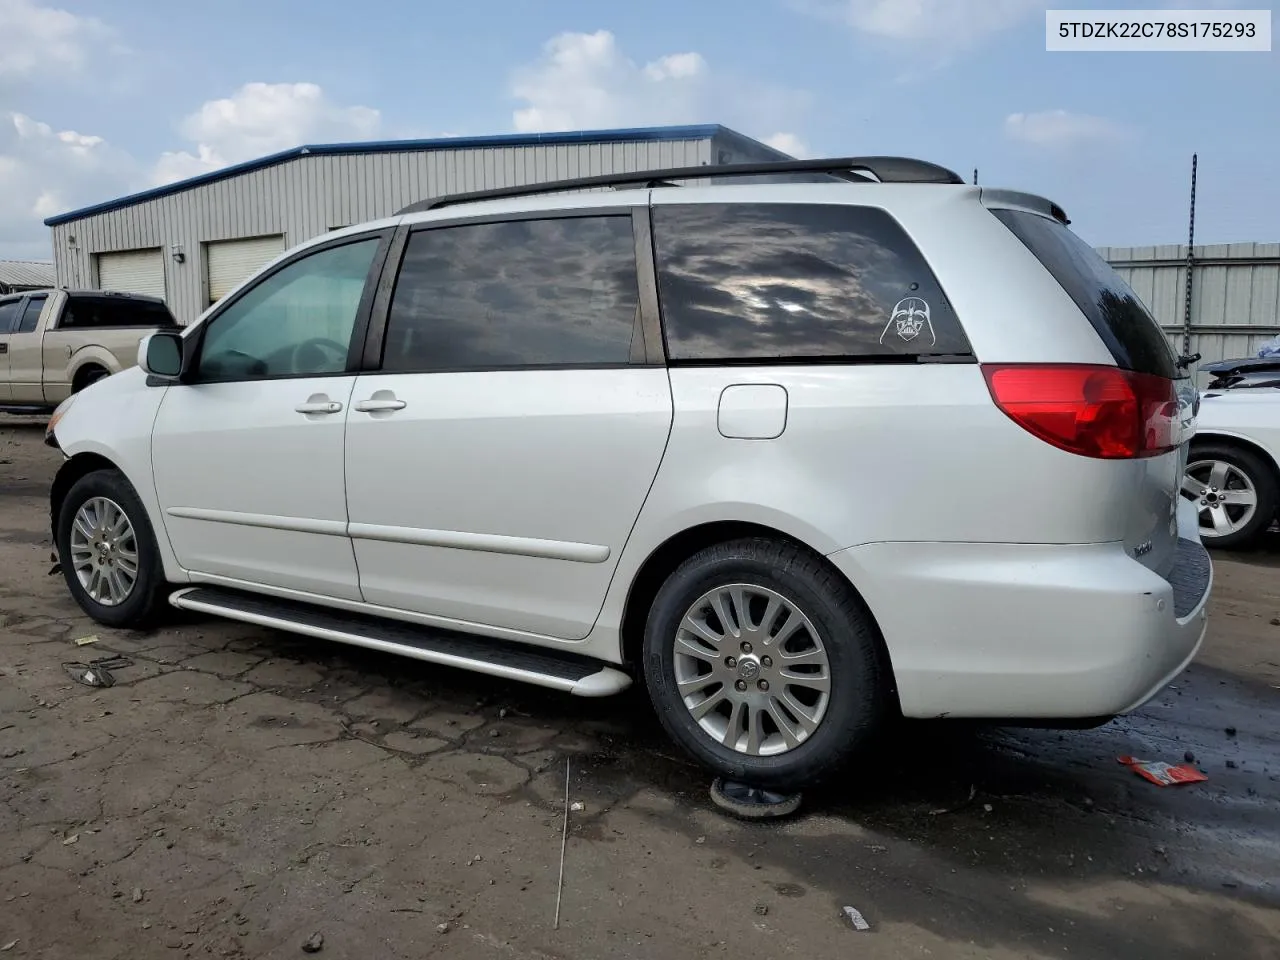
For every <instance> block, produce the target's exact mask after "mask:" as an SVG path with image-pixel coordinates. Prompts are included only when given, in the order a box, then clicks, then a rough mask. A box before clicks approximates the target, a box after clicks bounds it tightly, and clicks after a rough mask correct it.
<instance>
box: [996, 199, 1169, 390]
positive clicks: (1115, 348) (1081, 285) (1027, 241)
mask: <svg viewBox="0 0 1280 960" xmlns="http://www.w3.org/2000/svg"><path fill="white" fill-rule="evenodd" d="M991 212H992V213H993V214H995V216H996V218H997V219H999V220H1000V222H1001V223H1003V224H1004V225H1005V226H1006V227H1008V228H1009V230H1010V231H1012V233H1013V235H1014V236H1015V237H1017V238H1018V239H1019V240H1021V241H1022V243H1023V245H1024V246H1025V247H1026V248H1027V249H1028V250H1030V251H1031V252H1032V253H1033V254H1035V257H1036V259H1037V260H1039V261H1040V263H1041V264H1043V266H1044V268H1045V269H1046V270H1048V271H1049V273H1050V274H1052V275H1053V278H1054V279H1055V280H1057V281H1058V284H1059V285H1060V286H1061V287H1062V289H1063V290H1065V291H1066V292H1067V294H1068V296H1070V297H1071V299H1072V300H1074V301H1075V304H1076V306H1077V307H1079V308H1080V311H1081V312H1082V313H1083V314H1084V315H1085V316H1086V317H1088V319H1089V323H1090V324H1092V325H1093V329H1094V330H1096V331H1097V332H1098V336H1099V337H1101V338H1102V342H1103V343H1105V344H1106V345H1107V349H1108V350H1110V351H1111V356H1112V357H1114V358H1115V361H1116V365H1117V366H1119V367H1122V368H1124V369H1126V370H1132V371H1134V372H1135V373H1150V374H1154V375H1156V376H1159V377H1166V378H1168V379H1170V380H1173V379H1177V378H1178V377H1179V372H1178V365H1177V359H1176V357H1175V356H1174V353H1173V348H1172V347H1171V346H1170V345H1169V340H1168V338H1167V337H1166V336H1165V335H1164V331H1163V330H1161V329H1160V324H1159V323H1157V322H1156V319H1155V317H1153V316H1152V315H1151V312H1150V311H1149V310H1148V309H1147V308H1146V306H1145V305H1144V304H1143V302H1142V301H1141V300H1140V299H1138V295H1137V294H1136V293H1134V292H1133V289H1132V288H1131V287H1130V286H1129V285H1128V284H1127V283H1125V282H1124V280H1122V279H1121V278H1120V275H1119V274H1118V273H1116V272H1115V270H1113V269H1112V268H1111V265H1110V264H1109V263H1107V261H1106V260H1104V259H1102V257H1101V256H1100V255H1099V254H1098V252H1097V251H1096V250H1094V249H1093V247H1091V246H1089V245H1088V244H1087V243H1085V242H1084V241H1083V240H1081V239H1080V238H1079V237H1078V236H1076V235H1075V234H1074V233H1072V232H1071V231H1070V230H1068V229H1067V227H1066V225H1065V224H1062V223H1059V222H1058V221H1057V220H1051V219H1050V218H1049V217H1044V216H1041V215H1040V214H1037V213H1031V212H1029V211H1026V210H992V211H991Z"/></svg>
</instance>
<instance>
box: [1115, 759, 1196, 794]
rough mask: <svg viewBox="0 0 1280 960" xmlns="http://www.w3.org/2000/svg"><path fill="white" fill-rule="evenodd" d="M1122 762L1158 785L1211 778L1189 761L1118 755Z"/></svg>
mask: <svg viewBox="0 0 1280 960" xmlns="http://www.w3.org/2000/svg"><path fill="white" fill-rule="evenodd" d="M1116 759H1117V760H1119V761H1120V762H1121V763H1123V764H1124V765H1125V766H1126V767H1128V768H1129V769H1130V770H1132V771H1133V772H1134V773H1136V774H1137V775H1138V776H1140V777H1145V778H1146V779H1148V780H1150V781H1151V782H1152V783H1154V784H1155V785H1156V786H1157V787H1169V786H1176V785H1178V784H1182V783H1200V782H1201V781H1203V780H1208V779H1209V778H1208V777H1207V776H1205V775H1204V774H1203V773H1201V772H1200V771H1199V770H1197V769H1196V768H1195V767H1193V766H1191V764H1189V763H1179V764H1170V763H1165V762H1164V761H1162V760H1139V759H1138V758H1137V757H1117V758H1116Z"/></svg>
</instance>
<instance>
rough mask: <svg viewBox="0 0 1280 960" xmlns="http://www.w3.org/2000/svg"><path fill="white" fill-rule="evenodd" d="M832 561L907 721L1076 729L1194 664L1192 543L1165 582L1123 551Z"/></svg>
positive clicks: (1199, 603) (972, 552)
mask: <svg viewBox="0 0 1280 960" xmlns="http://www.w3.org/2000/svg"><path fill="white" fill-rule="evenodd" d="M830 559H831V560H832V561H833V562H834V563H835V564H836V565H837V566H838V567H839V568H840V569H841V570H842V571H843V572H844V573H845V574H846V576H848V577H849V579H850V581H851V582H852V583H854V584H855V585H856V586H857V587H858V588H859V590H860V591H861V592H862V594H863V597H864V599H865V600H866V601H867V604H868V605H869V606H870V608H871V611H872V613H873V614H874V615H875V617H876V619H877V621H878V623H879V625H880V629H881V631H882V632H883V634H884V638H885V643H886V645H887V647H888V650H889V656H890V659H891V661H892V663H893V669H894V675H895V678H896V680H897V685H898V697H899V701H900V703H901V706H902V711H903V713H904V714H905V715H906V716H909V717H968V718H982V719H1010V720H1014V719H1017V720H1076V719H1084V718H1091V717H1106V716H1115V715H1118V714H1123V713H1127V712H1129V711H1131V710H1134V709H1136V708H1138V707H1140V706H1141V705H1142V704H1143V703H1145V702H1146V701H1147V700H1149V699H1150V698H1151V697H1153V696H1155V695H1156V694H1157V693H1159V692H1160V690H1162V689H1163V688H1164V687H1165V686H1166V685H1167V684H1168V683H1169V682H1170V681H1171V680H1173V679H1174V678H1175V677H1176V676H1177V675H1178V674H1179V673H1181V672H1182V671H1183V670H1184V669H1185V668H1186V667H1187V665H1188V664H1189V663H1190V662H1191V661H1192V660H1193V659H1194V658H1195V655H1196V653H1197V651H1198V650H1199V648H1200V644H1201V642H1202V641H1203V639H1204V633H1205V628H1206V625H1207V617H1206V610H1205V608H1206V605H1207V603H1208V599H1209V594H1210V588H1211V584H1212V579H1213V568H1212V564H1211V562H1210V560H1209V555H1208V553H1207V552H1206V551H1205V549H1204V547H1203V546H1202V545H1201V544H1200V543H1199V541H1198V540H1182V541H1180V543H1179V550H1178V556H1177V562H1176V566H1175V569H1174V571H1173V573H1171V574H1170V577H1169V579H1167V580H1166V579H1164V578H1162V577H1160V576H1158V575H1157V574H1155V573H1153V572H1152V571H1150V570H1148V569H1147V568H1146V567H1144V566H1143V565H1142V564H1141V563H1139V562H1137V561H1136V560H1134V559H1132V558H1131V557H1130V556H1129V555H1128V554H1127V553H1126V552H1125V551H1124V548H1123V546H1122V545H1121V544H1119V543H1103V544H1063V545H1050V544H1045V545H1038V544H980V543H875V544H866V545H864V546H860V547H853V548H850V549H848V550H842V551H839V552H837V553H835V554H832V555H831V557H830Z"/></svg>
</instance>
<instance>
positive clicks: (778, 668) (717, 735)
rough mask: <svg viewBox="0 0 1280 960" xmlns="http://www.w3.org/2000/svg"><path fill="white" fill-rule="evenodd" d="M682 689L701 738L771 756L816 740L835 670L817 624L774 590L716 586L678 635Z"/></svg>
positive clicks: (676, 649) (677, 663) (689, 614)
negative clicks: (814, 736) (812, 738)
mask: <svg viewBox="0 0 1280 960" xmlns="http://www.w3.org/2000/svg"><path fill="white" fill-rule="evenodd" d="M674 654H675V656H674V658H673V664H674V668H675V679H676V687H677V689H678V691H679V692H680V695H681V697H682V699H683V701H684V705H685V707H686V709H688V711H689V713H690V715H691V716H692V717H693V719H694V720H695V721H696V722H697V724H698V726H699V727H700V728H701V729H702V731H703V733H704V734H706V735H707V736H709V737H710V738H711V739H713V740H714V741H716V742H717V743H719V744H721V745H722V746H724V747H728V748H729V749H731V750H734V751H735V752H737V753H745V754H749V755H752V756H773V755H776V754H780V753H786V752H787V751H789V750H794V749H795V748H796V747H798V746H799V745H800V744H802V743H803V742H804V741H805V740H807V739H808V738H809V737H811V736H812V735H813V734H814V732H815V731H816V730H817V729H818V726H819V724H821V723H822V720H823V718H824V717H825V715H826V712H827V707H828V703H829V700H830V695H831V666H830V663H829V661H828V657H827V651H826V647H825V646H824V644H823V641H822V638H821V637H820V636H819V634H818V630H817V628H816V627H815V626H814V624H813V622H812V621H811V620H810V619H809V618H808V617H807V616H806V615H805V614H804V612H803V611H801V610H800V609H799V607H797V606H796V605H795V604H794V603H793V602H791V601H790V600H787V599H786V598H785V597H783V596H782V595H781V594H779V593H777V592H776V591H773V590H770V589H768V588H766V587H760V586H755V585H752V584H742V583H738V584H729V585H727V586H723V587H716V588H714V589H712V590H709V591H707V593H705V594H703V595H702V596H701V597H699V598H698V599H697V600H696V601H695V602H694V603H693V605H692V606H690V607H689V609H688V611H686V613H685V615H684V617H683V618H682V620H681V621H680V627H679V629H678V630H677V632H676V637H675V647H674Z"/></svg>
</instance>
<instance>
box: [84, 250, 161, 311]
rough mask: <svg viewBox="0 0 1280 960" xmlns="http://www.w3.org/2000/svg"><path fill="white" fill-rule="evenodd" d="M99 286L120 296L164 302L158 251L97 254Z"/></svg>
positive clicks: (125, 251)
mask: <svg viewBox="0 0 1280 960" xmlns="http://www.w3.org/2000/svg"><path fill="white" fill-rule="evenodd" d="M98 286H99V287H100V288H101V289H103V290H116V291H119V292H121V293H145V294H147V295H148V296H152V297H160V298H161V299H163V298H164V293H165V291H164V257H163V256H161V253H160V248H159V247H155V248H153V249H151V250H120V251H117V252H116V253H100V254H98Z"/></svg>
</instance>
